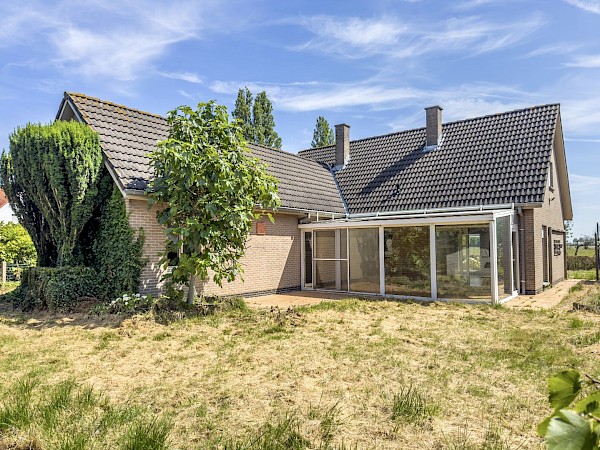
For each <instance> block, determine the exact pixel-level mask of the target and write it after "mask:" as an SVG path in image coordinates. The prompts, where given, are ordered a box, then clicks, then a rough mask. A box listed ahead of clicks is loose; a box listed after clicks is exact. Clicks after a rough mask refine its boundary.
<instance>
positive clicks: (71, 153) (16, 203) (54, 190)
mask: <svg viewBox="0 0 600 450" xmlns="http://www.w3.org/2000/svg"><path fill="white" fill-rule="evenodd" d="M0 174H1V177H2V180H1V184H2V187H3V189H4V190H5V192H6V195H7V197H8V199H9V201H10V203H11V206H12V207H13V210H14V211H15V214H16V216H17V217H18V219H19V222H20V223H21V224H23V226H24V227H25V228H26V229H27V231H28V232H29V234H30V235H31V237H32V240H33V242H34V245H35V248H36V250H37V253H38V266H41V267H49V268H52V267H60V268H63V269H62V271H61V273H66V272H65V269H64V268H66V267H82V266H87V267H90V268H92V269H94V272H95V273H96V282H95V283H92V284H95V286H90V287H89V289H84V291H85V292H86V295H95V296H99V297H102V298H105V299H110V298H114V297H116V296H118V295H120V294H122V293H123V292H131V291H133V290H136V289H137V286H138V284H139V277H140V272H141V268H142V266H143V262H142V261H141V252H142V240H143V237H142V236H141V235H140V236H138V237H137V238H135V237H134V233H133V231H132V230H131V229H130V228H129V225H128V221H127V216H126V213H125V204H124V201H123V198H122V196H121V195H120V193H119V192H118V190H117V189H116V186H115V185H114V182H113V181H112V179H111V177H110V174H109V173H108V171H107V170H106V168H105V167H104V164H103V156H102V150H101V148H100V140H99V138H98V134H97V133H95V132H94V131H93V130H92V129H91V128H90V127H88V126H87V125H85V124H81V123H77V122H63V121H57V122H54V123H52V124H49V125H42V124H27V125H26V126H24V127H21V128H17V129H16V130H15V131H14V132H13V133H12V134H11V135H10V151H9V152H8V153H5V154H4V155H3V156H2V162H1V165H0ZM67 271H68V270H67ZM50 272H51V271H48V270H44V271H40V273H41V274H49V273H50ZM74 272H75V273H81V271H80V269H77V270H75V271H74ZM88 272H89V271H88ZM48 276H49V275H48ZM52 276H54V277H55V276H56V275H52ZM43 278H44V275H40V276H31V277H27V278H26V279H28V280H38V279H43ZM63 278H64V279H65V280H68V279H75V278H76V277H70V276H66V275H65V276H64V277H63ZM27 289H29V290H30V292H32V291H35V289H36V287H34V286H30V287H29V288H28V286H27V283H24V285H23V287H22V291H23V290H27ZM64 289H65V290H68V289H69V287H68V283H64ZM78 290H79V291H81V288H78ZM41 306H48V305H41Z"/></svg>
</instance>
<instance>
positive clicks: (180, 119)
mask: <svg viewBox="0 0 600 450" xmlns="http://www.w3.org/2000/svg"><path fill="white" fill-rule="evenodd" d="M167 121H168V123H169V127H170V132H169V138H168V139H167V140H166V141H163V142H160V143H159V144H158V148H157V150H156V151H155V152H154V153H153V154H152V156H151V159H152V165H153V168H154V174H155V178H154V180H153V181H152V183H151V187H150V191H149V202H150V205H152V204H155V203H158V204H161V205H164V208H163V209H161V210H160V211H159V212H158V213H157V219H158V222H159V223H160V224H161V225H163V226H164V227H165V229H166V234H167V240H166V248H165V252H164V254H163V258H162V259H161V263H162V264H164V265H166V264H168V262H169V260H170V258H169V253H170V252H172V251H173V250H175V251H177V252H178V253H179V258H178V259H177V265H176V266H175V267H174V268H173V270H172V272H171V273H170V274H168V275H166V278H170V279H171V281H173V282H175V283H182V284H185V285H187V286H188V287H189V290H188V302H190V303H191V302H192V301H193V299H194V297H195V283H196V280H197V279H198V278H199V279H200V280H202V281H205V280H208V279H209V276H210V275H209V274H210V272H209V271H212V279H213V280H214V281H215V282H216V283H217V284H218V285H219V286H221V285H222V283H223V281H227V282H231V281H233V280H234V279H235V278H236V277H237V276H238V275H241V273H242V271H243V270H242V266H241V264H240V258H241V257H242V256H243V255H244V253H245V250H246V248H245V244H246V240H247V238H248V235H249V233H250V229H251V226H252V221H253V219H257V218H259V217H260V215H261V214H264V213H265V209H266V208H276V207H277V206H278V205H279V203H280V202H279V197H278V195H277V181H276V179H275V178H273V177H272V176H270V175H268V174H267V172H266V169H265V166H264V165H263V164H262V163H261V162H260V161H259V160H258V159H257V158H254V157H252V155H251V154H249V152H248V150H247V147H246V142H245V140H244V136H243V126H242V124H240V122H237V121H234V122H230V121H229V118H228V115H227V110H226V108H225V107H224V106H220V105H217V104H215V102H214V101H212V102H209V103H199V104H198V108H197V109H196V110H194V109H192V108H191V107H189V106H182V107H179V108H177V109H175V110H173V111H170V112H169V114H168V116H167ZM256 208H259V211H257V210H256ZM269 218H270V219H271V220H273V218H272V216H271V215H270V214H269Z"/></svg>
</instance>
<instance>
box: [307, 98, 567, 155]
mask: <svg viewBox="0 0 600 450" xmlns="http://www.w3.org/2000/svg"><path fill="white" fill-rule="evenodd" d="M545 106H558V107H559V109H560V103H546V104H543V105H535V106H529V107H527V108H519V109H513V110H511V111H504V112H499V113H494V114H486V115H483V116H477V117H469V118H467V119H461V120H455V121H453V122H444V123H442V126H444V125H454V124H456V123H463V122H469V121H472V120H479V119H485V118H488V117H496V116H503V115H505V114H512V113H517V112H521V111H526V110H528V109H535V108H543V107H545ZM425 128H426V127H419V128H411V129H408V130H402V131H393V132H391V133H386V134H378V135H377V136H369V137H366V138H360V139H355V140H350V143H351V144H352V143H353V142H362V141H368V140H371V139H379V138H383V137H388V136H394V135H397V134H402V133H411V132H413V131H417V130H424V129H425ZM328 147H335V144H334V145H325V146H323V147H314V148H304V149H302V150H298V154H300V153H304V152H310V151H312V150H317V149H324V148H328Z"/></svg>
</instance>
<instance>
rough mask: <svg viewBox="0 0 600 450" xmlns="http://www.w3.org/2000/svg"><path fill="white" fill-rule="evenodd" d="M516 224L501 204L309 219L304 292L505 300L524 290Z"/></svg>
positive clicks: (304, 243) (511, 210)
mask: <svg viewBox="0 0 600 450" xmlns="http://www.w3.org/2000/svg"><path fill="white" fill-rule="evenodd" d="M313 220H314V218H313ZM514 222H515V211H514V208H513V207H512V206H511V207H505V208H503V207H501V206H500V207H495V208H494V209H489V210H485V209H483V208H477V209H472V210H469V209H464V208H462V209H460V210H444V211H433V210H430V211H422V212H418V213H410V212H407V213H403V214H398V213H395V214H385V213H378V214H375V215H364V216H354V217H353V216H349V217H348V218H344V219H330V220H322V219H320V218H319V219H317V220H314V221H310V222H308V223H302V224H300V225H299V227H300V229H301V232H302V252H301V253H302V271H301V272H302V273H301V276H302V289H303V290H323V291H337V292H348V293H349V294H361V295H364V294H371V295H380V296H386V297H397V298H415V299H421V300H429V299H436V300H452V301H455V300H461V301H467V302H485V303H503V302H505V301H508V300H510V299H511V298H513V297H516V296H517V295H518V292H517V286H518V280H519V260H518V259H519V257H518V255H519V251H518V250H519V249H518V246H519V238H518V237H519V236H518V230H517V227H515V226H514Z"/></svg>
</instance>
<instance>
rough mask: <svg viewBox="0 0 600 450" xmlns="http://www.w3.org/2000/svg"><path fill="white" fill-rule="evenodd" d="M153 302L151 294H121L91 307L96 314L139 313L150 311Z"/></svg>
mask: <svg viewBox="0 0 600 450" xmlns="http://www.w3.org/2000/svg"><path fill="white" fill-rule="evenodd" d="M154 303H155V299H154V297H152V296H151V295H141V294H123V295H121V296H120V297H117V298H116V299H114V300H112V301H111V302H110V303H102V304H99V305H97V306H96V307H95V308H94V309H93V311H92V312H93V313H96V314H125V315H127V314H140V313H145V312H148V311H150V309H151V308H152V306H153V305H154Z"/></svg>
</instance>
